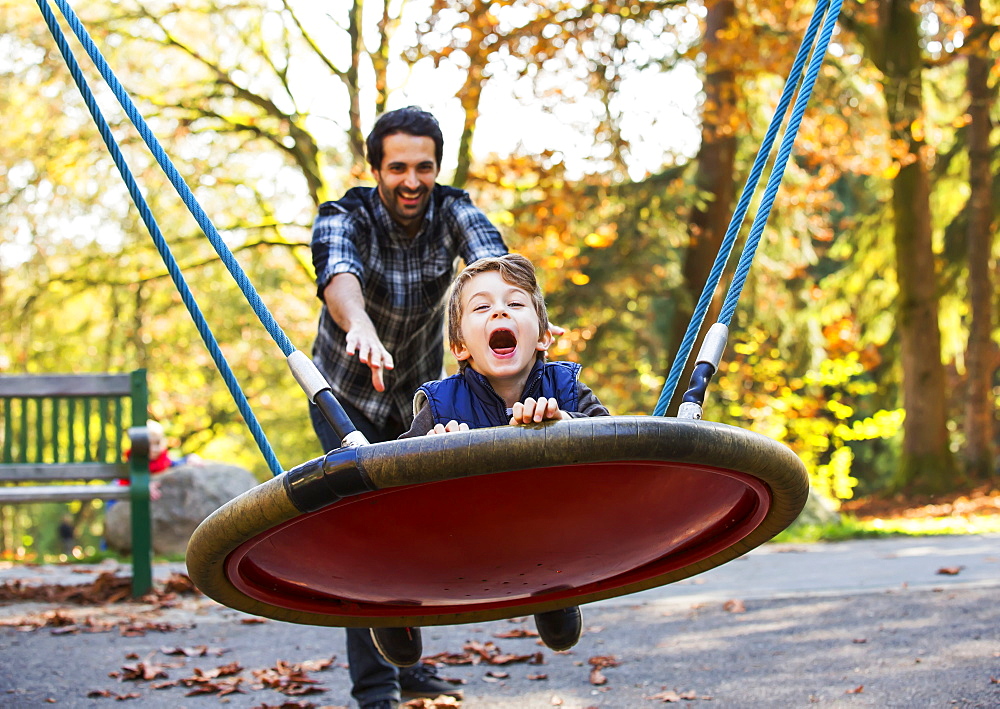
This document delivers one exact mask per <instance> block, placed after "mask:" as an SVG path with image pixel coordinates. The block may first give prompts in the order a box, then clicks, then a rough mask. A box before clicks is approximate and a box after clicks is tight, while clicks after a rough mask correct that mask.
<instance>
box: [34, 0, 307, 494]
mask: <svg viewBox="0 0 1000 709" xmlns="http://www.w3.org/2000/svg"><path fill="white" fill-rule="evenodd" d="M36 1H37V4H38V7H39V9H40V10H41V12H42V16H43V17H44V19H45V23H46V24H47V25H48V27H49V31H50V32H51V33H52V37H53V39H54V40H55V42H56V44H57V45H58V47H59V51H60V52H61V53H62V55H63V59H64V60H65V61H66V66H67V67H68V68H69V71H70V74H71V75H72V76H73V81H75V82H76V85H77V88H78V89H79V90H80V94H81V95H82V96H83V99H84V102H85V103H86V104H87V109H88V110H89V111H90V115H91V117H92V118H93V119H94V123H95V124H96V125H97V128H98V130H99V132H100V134H101V137H102V138H103V139H104V143H105V145H107V147H108V150H109V151H110V153H111V156H112V158H113V159H114V162H115V165H116V166H117V168H118V172H119V173H121V176H122V179H123V180H124V182H125V185H126V187H127V188H128V191H129V194H130V195H131V197H132V201H133V202H134V203H135V205H136V208H137V209H138V210H139V214H140V216H141V217H142V220H143V222H144V223H145V225H146V228H147V229H148V230H149V233H150V236H152V238H153V242H154V244H155V245H156V248H157V250H158V251H159V252H160V256H161V257H162V258H163V262H164V264H165V265H166V267H167V272H168V273H169V274H170V278H171V279H172V280H173V282H174V285H175V286H176V287H177V290H178V292H179V293H180V296H181V300H182V301H183V302H184V305H185V306H187V309H188V312H189V313H190V314H191V317H192V319H193V320H194V323H195V326H196V327H197V329H198V332H199V334H200V335H201V337H202V339H203V340H204V342H205V345H206V346H207V347H208V351H209V353H210V354H211V356H212V358H213V360H215V364H216V366H217V367H218V369H219V371H220V373H221V374H222V378H223V380H224V381H225V382H226V385H227V386H228V387H229V391H230V393H231V394H232V396H233V399H234V400H235V402H236V405H237V407H238V408H239V410H240V413H241V414H242V415H243V418H244V419H245V421H246V424H247V427H248V428H249V429H250V432H251V434H252V435H253V437H254V440H255V441H256V442H257V445H258V447H259V448H260V451H261V453H262V454H263V456H264V459H265V460H266V461H267V464H268V467H269V468H270V470H271V472H272V474H274V475H279V474H280V473H281V472H282V471H283V469H282V467H281V464H280V463H279V462H278V459H277V457H276V456H275V454H274V450H273V449H272V448H271V445H270V443H269V442H268V440H267V437H266V436H265V435H264V432H263V430H262V429H261V427H260V424H259V423H258V421H257V419H256V417H255V416H254V414H253V411H252V410H251V408H250V405H249V403H248V402H247V400H246V396H244V394H243V390H242V389H241V388H240V386H239V383H238V382H237V381H236V377H235V375H234V374H233V372H232V370H231V369H230V368H229V364H228V362H227V361H226V359H225V357H224V355H223V354H222V350H221V348H220V347H219V344H218V342H217V341H216V339H215V336H214V335H213V334H212V331H211V329H210V328H209V327H208V324H207V322H206V321H205V317H204V316H203V315H202V313H201V310H200V308H199V307H198V304H197V302H196V301H195V299H194V295H193V294H192V293H191V290H190V289H189V288H188V286H187V283H186V281H185V280H184V276H183V275H182V273H181V270H180V267H179V266H178V264H177V261H176V260H175V259H174V257H173V254H172V253H171V251H170V247H169V246H168V245H167V242H166V240H165V239H164V238H163V234H162V233H161V231H160V228H159V225H158V224H157V223H156V220H155V219H154V218H153V215H152V211H151V210H150V208H149V205H148V204H147V203H146V200H145V198H143V196H142V193H141V191H140V190H139V186H138V184H137V183H136V181H135V178H134V177H133V175H132V172H131V170H130V169H129V167H128V164H127V163H126V162H125V158H124V156H123V155H122V152H121V149H120V148H119V146H118V143H117V141H116V140H115V138H114V136H113V135H112V132H111V127H110V125H109V124H108V122H107V120H106V119H105V118H104V115H103V114H102V113H101V110H100V108H99V107H98V105H97V101H96V99H95V98H94V94H93V92H92V91H91V90H90V87H89V86H88V85H87V82H86V79H85V78H84V76H83V71H82V70H81V68H80V65H79V63H78V62H77V61H76V58H75V57H74V56H73V53H72V52H71V51H70V48H69V43H68V42H67V41H66V36H65V34H64V33H63V31H62V29H61V28H60V27H59V23H58V22H57V21H56V18H55V15H54V14H53V13H52V10H51V8H50V7H49V6H48V4H47V2H45V0H36ZM56 2H57V3H58V4H59V7H60V10H61V11H62V12H63V15H64V16H65V17H66V19H67V21H68V22H69V24H70V26H71V27H73V29H74V32H75V33H76V34H77V37H79V38H80V41H81V42H83V44H84V46H87V45H88V44H89V47H90V49H88V52H91V49H92V50H93V52H97V49H96V47H94V45H93V41H91V40H90V37H89V36H88V35H87V33H86V30H84V29H83V27H82V25H80V22H79V20H78V19H77V18H76V16H75V15H74V14H73V11H72V9H70V8H69V7H68V6H65V7H64V5H65V3H64V1H63V0H56ZM81 33H82V36H81ZM84 38H86V41H84ZM91 58H92V59H94V62H95V64H98V65H99V68H101V71H102V74H104V73H105V71H107V72H110V70H109V69H107V63H106V62H104V60H103V57H101V56H100V54H99V53H98V54H97V56H96V57H95V56H94V54H93V53H91ZM98 59H100V62H98ZM102 67H103V68H102ZM111 79H114V76H113V75H111ZM111 79H109V78H108V75H107V74H105V80H106V81H108V84H109V85H111V83H112V82H111ZM113 88H114V90H115V93H116V94H118V95H119V101H120V102H122V105H123V107H124V106H125V104H126V103H128V105H129V106H131V111H130V117H131V113H137V112H136V111H135V106H134V105H132V103H131V101H130V100H129V99H128V97H127V95H125V94H124V90H123V89H122V88H121V85H120V84H119V83H118V82H117V80H115V81H114V86H113ZM126 110H127V111H128V110H129V109H128V108H126ZM139 121H141V122H142V128H140V132H143V133H144V136H143V137H144V139H146V144H147V145H150V139H152V141H153V143H155V144H156V146H157V150H158V152H159V154H160V155H161V156H162V157H163V159H164V160H166V161H167V164H168V165H170V163H169V159H167V158H166V155H165V153H163V150H162V149H161V148H159V144H158V143H156V139H155V137H152V133H151V132H150V131H149V128H148V126H146V124H145V122H144V121H142V118H141V117H139ZM132 122H133V123H134V124H136V127H137V128H139V124H138V123H136V120H135V118H132ZM147 135H148V136H149V137H148V138H147ZM150 148H151V149H152V145H150ZM157 159H158V160H159V159H160V158H159V156H158V157H157ZM160 164H161V167H163V168H164V171H167V172H168V176H170V177H171V181H174V176H176V179H177V180H178V181H180V184H181V185H184V182H183V180H181V179H180V176H179V175H178V174H177V171H176V170H175V169H173V166H172V165H170V170H169V171H168V170H167V167H166V166H164V165H163V162H162V161H161V163H160ZM171 173H172V174H171ZM174 186H175V187H177V184H176V182H175V185H174ZM184 189H185V190H186V189H187V185H184ZM178 191H180V190H178ZM187 194H188V195H189V196H190V199H191V200H192V201H193V200H194V197H193V195H191V193H190V190H188V191H187ZM185 201H187V199H185ZM194 205H195V206H196V207H197V206H198V205H197V203H196V202H195V203H194ZM189 208H190V204H189ZM198 212H199V214H200V215H201V217H200V218H199V217H198V215H196V218H197V219H198V220H199V223H200V224H201V223H202V221H203V220H204V221H206V222H207V217H205V216H204V212H203V211H201V208H200V207H198ZM192 213H193V212H192ZM202 228H203V229H205V225H204V224H202ZM208 228H209V229H210V230H211V231H212V232H213V233H215V236H216V237H217V238H218V233H217V232H215V229H214V227H212V226H211V223H210V222H208ZM207 233H208V232H207V230H206V234H207ZM210 238H211V237H210ZM219 241H220V243H221V238H219ZM222 247H223V248H224V249H225V251H226V252H227V253H229V257H230V260H233V262H234V263H235V259H233V258H232V254H231V252H229V249H228V247H226V246H225V244H224V243H222ZM220 255H221V254H220ZM236 268H237V269H239V264H236ZM230 270H232V269H230ZM240 273H242V270H241V271H240ZM242 280H243V281H246V282H247V285H249V282H248V281H247V279H246V276H245V275H243V277H242ZM251 289H252V286H251ZM244 292H245V291H244ZM254 295H256V293H254ZM256 300H257V302H258V303H259V302H260V298H259V297H257V298H256ZM261 307H263V305H262V304H261ZM272 322H273V318H272ZM275 327H276V326H275ZM278 332H280V328H279V330H278ZM282 338H284V342H286V343H287V342H288V339H287V338H286V337H284V334H283V333H282ZM279 345H281V343H280V342H279ZM287 346H288V347H290V348H291V350H290V351H294V348H293V347H291V344H290V343H288V344H287ZM282 349H283V350H284V347H282ZM286 354H288V352H286Z"/></svg>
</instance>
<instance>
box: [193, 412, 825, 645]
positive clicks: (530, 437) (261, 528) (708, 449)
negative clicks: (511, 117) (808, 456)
mask: <svg viewBox="0 0 1000 709" xmlns="http://www.w3.org/2000/svg"><path fill="white" fill-rule="evenodd" d="M498 450H502V451H503V452H504V454H505V455H503V456H499V455H498V454H497V451H498ZM470 456H471V457H470ZM528 459H531V460H530V461H529V463H528V464H525V461H526V460H528ZM625 459H627V460H647V461H660V462H666V463H676V464H680V465H691V466H701V467H707V468H715V469H718V470H720V471H722V472H725V471H730V472H734V473H737V474H738V475H745V476H750V477H752V478H755V479H756V480H757V481H760V482H761V483H763V485H764V487H765V488H766V489H767V491H768V492H769V493H770V498H769V501H768V504H767V505H766V510H765V512H764V514H763V516H762V518H761V519H760V521H759V523H758V524H757V525H756V526H755V527H754V528H753V529H751V530H750V531H749V533H747V534H746V535H745V536H743V537H742V538H740V539H738V540H737V541H735V542H734V543H732V544H730V545H729V546H727V547H725V548H723V549H721V550H718V551H716V552H714V553H711V554H709V555H707V556H705V557H703V558H700V559H698V560H696V561H694V562H692V563H689V564H685V565H683V566H681V567H680V568H676V569H673V570H670V571H667V572H665V573H661V574H657V575H655V576H651V577H648V578H644V579H641V580H639V581H635V582H631V583H627V584H624V585H620V586H615V587H613V588H602V589H600V590H598V591H594V592H591V593H586V594H583V595H577V596H574V597H573V598H572V600H571V601H570V602H567V600H566V599H565V598H563V599H560V600H551V599H549V600H546V599H544V598H541V599H539V600H530V601H526V602H524V603H518V604H515V605H504V606H502V607H477V608H475V609H472V610H467V611H462V610H458V611H455V612H450V611H449V612H447V613H433V612H431V613H427V612H424V613H420V612H418V610H419V608H420V606H416V607H414V611H415V612H414V614H413V615H410V616H400V615H391V616H370V615H363V616H360V615H354V614H338V613H318V612H313V611H306V610H301V609H296V608H288V607H284V606H281V605H277V604H275V603H271V602H266V601H263V600H260V599H258V598H254V597H253V596H251V595H248V594H247V593H245V592H244V591H243V590H241V589H240V588H238V587H237V585H236V584H234V582H233V581H232V580H231V579H230V578H229V576H228V574H227V570H228V566H229V559H230V556H231V555H232V554H233V553H234V552H237V551H238V550H239V549H240V547H241V546H243V545H244V544H245V543H248V542H250V541H251V540H254V539H255V538H257V537H259V536H260V535H264V534H267V533H269V532H271V531H272V530H274V529H275V528H276V527H278V526H280V525H282V524H284V523H286V522H289V521H291V520H294V519H295V518H296V517H300V516H302V515H304V514H311V513H304V512H302V511H301V510H300V509H299V508H297V507H296V506H295V504H294V503H293V502H292V500H291V499H290V498H289V495H288V490H287V486H286V485H285V477H286V475H287V473H283V474H282V475H280V476H277V477H274V478H271V479H270V480H268V481H266V482H264V483H261V484H260V485H257V486H256V487H254V488H252V489H251V490H249V491H247V492H245V493H243V494H242V495H240V496H239V497H237V498H235V499H233V500H231V501H230V502H228V503H226V504H225V505H223V506H222V507H220V508H219V509H217V510H216V511H215V512H213V513H212V514H211V515H210V516H209V517H208V518H206V519H205V520H204V521H203V522H202V523H201V524H200V525H199V526H198V528H197V529H196V530H195V532H194V534H193V535H192V537H191V540H190V542H189V544H188V549H187V559H186V560H187V568H188V573H189V575H190V577H191V579H192V581H193V582H194V584H195V585H196V586H197V587H198V588H199V589H200V590H201V591H202V592H203V593H205V595H207V596H209V597H210V598H212V599H214V600H216V601H218V602H219V603H222V604H223V605H225V606H228V607H230V608H233V609H235V610H239V611H242V612H245V613H249V614H252V615H258V616H263V617H267V618H271V619H274V620H279V621H285V622H291V623H297V624H303V625H317V626H335V627H399V626H414V627H419V626H432V625H453V624H462V623H473V622H481V621H489V620H498V619H502V618H511V617H517V616H523V615H529V614H534V613H540V612H544V611H547V610H554V609H556V608H561V607H566V606H567V605H580V604H584V603H591V602H595V601H599V600H605V599H608V598H614V597H617V596H623V595H628V594H631V593H636V592H639V591H644V590H648V589H651V588H655V587H658V586H663V585H666V584H669V583H674V582H677V581H681V580H683V579H686V578H690V577H691V576H695V575H697V574H700V573H703V572H705V571H708V570H709V569H712V568H715V567H716V566H719V565H721V564H724V563H726V562H728V561H731V560H733V559H735V558H737V557H739V556H742V555H743V554H745V553H747V552H749V551H750V550H752V549H754V548H756V547H758V546H760V545H761V544H763V543H765V542H767V541H768V540H770V539H771V538H773V537H774V536H775V535H776V534H778V533H779V532H781V531H782V530H784V529H785V528H787V527H788V526H789V525H790V524H791V523H792V522H793V521H794V520H795V519H796V517H798V515H799V513H800V512H801V511H802V508H803V507H804V506H805V502H806V498H807V497H808V492H809V483H808V474H807V472H806V469H805V465H804V464H803V463H802V461H801V460H800V459H799V458H798V457H797V456H796V455H795V454H794V453H793V452H792V451H791V450H790V449H789V448H788V447H787V446H785V445H783V444H781V443H779V442H777V441H775V440H773V439H771V438H768V437H766V436H763V435H761V434H758V433H755V432H752V431H749V430H747V429H744V428H739V427H736V426H730V425H727V424H719V423H713V422H707V421H702V420H690V419H676V418H666V417H659V416H612V417H595V418H585V419H573V420H570V421H558V422H549V423H545V424H539V425H534V426H505V427H498V428H487V429H475V430H472V431H467V432H461V433H453V434H447V435H437V436H424V437H421V438H412V439H406V440H400V441H389V442H386V443H375V444H370V445H367V446H361V447H359V448H358V449H357V460H358V468H359V469H361V470H363V471H364V473H365V474H366V475H367V476H368V477H369V478H370V479H371V481H372V482H373V484H374V485H375V488H376V489H377V490H387V489H390V488H395V487H404V486H407V485H414V484H420V483H425V482H435V481H447V480H451V479H456V478H459V477H470V476H472V475H476V476H479V475H495V474H502V473H504V472H509V471H513V470H525V469H529V468H530V469H544V468H547V467H554V466H560V465H573V464H579V463H588V464H589V463H609V464H613V463H624V462H626V460H625ZM470 470H474V471H476V472H475V473H474V474H473V473H470V472H469V471H470Z"/></svg>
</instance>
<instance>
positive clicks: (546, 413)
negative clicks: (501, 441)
mask: <svg viewBox="0 0 1000 709" xmlns="http://www.w3.org/2000/svg"><path fill="white" fill-rule="evenodd" d="M510 413H511V419H510V425H511V426H516V425H518V424H525V423H541V422H542V421H551V420H552V419H567V418H569V417H570V416H569V414H567V413H566V412H565V411H563V410H561V409H560V408H559V402H558V401H556V400H555V398H548V399H547V398H545V397H544V396H541V397H539V398H538V401H535V400H534V399H532V398H531V397H530V396H529V397H528V398H527V399H525V400H524V402H520V401H519V402H517V403H516V404H514V406H513V407H511V410H510Z"/></svg>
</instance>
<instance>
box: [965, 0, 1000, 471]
mask: <svg viewBox="0 0 1000 709" xmlns="http://www.w3.org/2000/svg"><path fill="white" fill-rule="evenodd" d="M965 8H966V13H967V14H968V16H969V18H970V19H972V20H973V22H974V23H975V24H974V29H973V31H975V28H980V27H982V21H983V13H982V7H981V6H980V3H979V0H966V3H965ZM985 51H988V49H987V47H986V45H985V44H983V43H982V42H974V43H972V46H970V47H969V52H970V53H969V59H968V70H967V72H968V73H967V77H966V81H967V84H968V88H969V117H970V123H969V202H968V205H967V206H966V210H967V212H968V230H967V232H966V243H967V249H968V260H969V276H968V278H969V280H968V283H969V286H968V287H969V306H970V309H971V313H972V315H971V320H970V323H969V343H968V346H967V348H966V353H965V365H966V381H967V384H966V387H967V388H966V396H965V447H964V449H963V450H962V459H963V463H964V467H965V473H966V475H968V477H969V478H971V479H973V480H991V479H992V478H993V476H994V475H995V469H994V462H993V459H994V455H995V451H994V446H993V429H994V415H993V411H994V401H993V387H992V380H993V364H992V363H993V349H994V344H993V341H992V339H991V335H992V332H993V284H992V283H991V281H990V273H991V272H992V248H993V243H992V242H993V237H992V234H993V231H992V229H991V222H992V216H993V214H992V201H991V194H992V191H993V184H992V183H993V173H992V172H991V171H990V128H991V126H990V90H989V85H988V83H987V82H988V78H989V69H990V62H989V61H987V58H986V57H985V56H984V54H983V52H985Z"/></svg>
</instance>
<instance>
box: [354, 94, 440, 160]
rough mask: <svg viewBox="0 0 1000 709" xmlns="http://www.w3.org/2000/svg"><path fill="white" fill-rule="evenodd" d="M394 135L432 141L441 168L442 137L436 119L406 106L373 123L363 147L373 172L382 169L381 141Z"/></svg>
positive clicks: (425, 112) (386, 114) (418, 109)
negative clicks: (365, 149) (402, 134)
mask: <svg viewBox="0 0 1000 709" xmlns="http://www.w3.org/2000/svg"><path fill="white" fill-rule="evenodd" d="M396 133H406V134H407V135H415V136H418V137H426V138H430V139H431V140H433V141H434V157H435V158H436V159H437V164H438V167H441V157H442V156H443V154H444V136H443V135H442V134H441V126H439V125H438V122H437V119H436V118H435V117H434V116H432V115H431V114H429V113H428V112H427V111H424V110H422V109H420V108H418V107H417V106H407V107H406V108H397V109H396V110H395V111H389V112H388V113H383V114H382V115H381V116H379V119H378V120H377V121H375V127H374V128H372V132H371V133H369V134H368V140H367V141H365V146H366V148H367V153H368V164H369V165H371V166H372V169H373V170H381V169H382V157H383V156H384V153H383V152H382V141H383V140H385V138H386V136H390V135H394V134H396Z"/></svg>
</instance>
